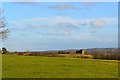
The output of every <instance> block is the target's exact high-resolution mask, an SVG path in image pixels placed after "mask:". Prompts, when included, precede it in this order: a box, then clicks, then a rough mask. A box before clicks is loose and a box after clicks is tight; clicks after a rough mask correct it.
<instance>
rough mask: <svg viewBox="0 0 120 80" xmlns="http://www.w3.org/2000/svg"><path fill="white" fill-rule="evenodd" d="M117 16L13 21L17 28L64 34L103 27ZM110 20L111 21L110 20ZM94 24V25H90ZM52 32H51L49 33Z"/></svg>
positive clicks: (113, 22)
mask: <svg viewBox="0 0 120 80" xmlns="http://www.w3.org/2000/svg"><path fill="white" fill-rule="evenodd" d="M116 20H117V18H100V19H74V18H70V17H65V16H64V17H63V16H62V17H61V16H56V17H48V18H33V19H26V20H21V21H15V22H13V24H14V26H16V27H15V28H18V30H20V29H21V30H23V29H26V30H27V29H28V30H29V29H31V30H38V31H39V32H40V31H41V33H44V34H47V35H48V34H52V35H54V34H55V35H56V34H60V35H61V34H62V35H63V34H64V35H69V34H71V33H73V32H76V31H77V30H79V29H82V28H84V27H89V28H95V29H99V28H103V27H105V26H106V24H109V25H112V24H115V23H116ZM111 21H112V22H111ZM17 26H18V27H17ZM91 26H94V27H91ZM51 32H52V33H51Z"/></svg>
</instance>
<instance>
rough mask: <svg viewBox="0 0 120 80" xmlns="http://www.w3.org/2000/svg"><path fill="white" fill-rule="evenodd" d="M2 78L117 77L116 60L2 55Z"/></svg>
mask: <svg viewBox="0 0 120 80" xmlns="http://www.w3.org/2000/svg"><path fill="white" fill-rule="evenodd" d="M2 59H3V65H2V66H3V68H2V72H3V73H2V77H3V78H117V77H118V61H117V60H99V59H83V58H62V57H45V56H22V55H10V54H5V55H3V57H2Z"/></svg>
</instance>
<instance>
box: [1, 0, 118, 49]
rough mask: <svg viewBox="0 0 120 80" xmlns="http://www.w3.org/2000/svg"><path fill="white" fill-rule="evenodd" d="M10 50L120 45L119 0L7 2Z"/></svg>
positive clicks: (4, 3)
mask: <svg viewBox="0 0 120 80" xmlns="http://www.w3.org/2000/svg"><path fill="white" fill-rule="evenodd" d="M2 8H3V10H4V12H3V16H5V17H6V21H7V25H8V26H7V27H8V28H9V30H10V33H9V34H8V38H7V39H6V40H5V41H4V42H3V46H5V47H7V48H8V50H9V51H26V50H30V51H42V50H58V49H80V48H96V47H97V48H106V47H107V48H114V47H118V25H117V24H118V22H117V21H118V19H117V18H118V3H117V2H21V3H20V2H16V3H15V2H3V3H2Z"/></svg>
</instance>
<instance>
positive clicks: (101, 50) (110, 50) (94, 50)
mask: <svg viewBox="0 0 120 80" xmlns="http://www.w3.org/2000/svg"><path fill="white" fill-rule="evenodd" d="M77 50H80V49H68V50H49V51H37V52H45V53H58V52H59V51H64V52H69V53H76V51H77ZM119 51H120V50H118V48H89V49H85V52H86V53H88V54H92V53H101V54H102V53H104V54H105V53H109V54H113V53H114V54H115V53H118V52H119ZM30 52H33V51H30ZM34 52H35V51H34Z"/></svg>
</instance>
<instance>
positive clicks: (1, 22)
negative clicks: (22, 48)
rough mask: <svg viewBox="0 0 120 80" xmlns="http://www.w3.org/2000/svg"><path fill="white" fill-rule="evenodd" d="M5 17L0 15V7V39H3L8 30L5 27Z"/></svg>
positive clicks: (0, 10)
mask: <svg viewBox="0 0 120 80" xmlns="http://www.w3.org/2000/svg"><path fill="white" fill-rule="evenodd" d="M6 24H7V23H6V19H5V17H3V15H2V9H1V8H0V39H2V40H4V39H5V38H7V33H8V32H9V31H8V29H7V28H6Z"/></svg>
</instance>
